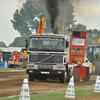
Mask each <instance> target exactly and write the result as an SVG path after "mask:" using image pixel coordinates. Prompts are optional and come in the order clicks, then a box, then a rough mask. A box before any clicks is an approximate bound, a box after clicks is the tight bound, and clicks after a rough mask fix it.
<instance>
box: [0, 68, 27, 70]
mask: <svg viewBox="0 0 100 100" xmlns="http://www.w3.org/2000/svg"><path fill="white" fill-rule="evenodd" d="M0 70H26V69H25V68H0Z"/></svg>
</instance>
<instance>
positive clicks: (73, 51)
mask: <svg viewBox="0 0 100 100" xmlns="http://www.w3.org/2000/svg"><path fill="white" fill-rule="evenodd" d="M71 53H81V54H83V50H77V51H76V50H71Z"/></svg>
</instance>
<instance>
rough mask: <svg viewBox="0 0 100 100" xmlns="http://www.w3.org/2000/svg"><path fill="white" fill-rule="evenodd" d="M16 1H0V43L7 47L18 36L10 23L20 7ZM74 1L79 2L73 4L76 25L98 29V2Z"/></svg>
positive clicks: (99, 20)
mask: <svg viewBox="0 0 100 100" xmlns="http://www.w3.org/2000/svg"><path fill="white" fill-rule="evenodd" d="M18 1H21V0H9V1H8V0H0V41H3V42H4V43H5V44H6V45H7V46H8V45H9V44H10V43H12V42H13V41H14V39H15V38H16V37H18V36H19V33H18V32H17V31H15V30H14V28H13V27H12V23H11V22H10V20H11V19H12V18H13V13H14V12H15V10H16V9H17V8H18V7H19V6H21V3H20V2H18ZM22 1H23V0H22ZM73 1H75V0H73ZM76 1H81V2H73V6H74V11H75V12H74V15H75V19H76V21H77V23H81V24H83V25H86V26H87V28H88V29H94V28H96V29H100V3H99V2H100V0H76ZM83 1H84V2H83ZM87 1H88V2H87Z"/></svg>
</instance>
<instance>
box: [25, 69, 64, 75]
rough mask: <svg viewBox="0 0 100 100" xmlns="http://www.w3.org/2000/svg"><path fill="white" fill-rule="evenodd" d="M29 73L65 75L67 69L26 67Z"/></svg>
mask: <svg viewBox="0 0 100 100" xmlns="http://www.w3.org/2000/svg"><path fill="white" fill-rule="evenodd" d="M26 73H27V74H35V75H36V74H37V75H63V74H64V73H65V70H46V71H45V70H44V71H43V70H37V69H26Z"/></svg>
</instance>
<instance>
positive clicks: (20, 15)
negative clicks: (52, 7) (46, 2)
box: [11, 0, 49, 36]
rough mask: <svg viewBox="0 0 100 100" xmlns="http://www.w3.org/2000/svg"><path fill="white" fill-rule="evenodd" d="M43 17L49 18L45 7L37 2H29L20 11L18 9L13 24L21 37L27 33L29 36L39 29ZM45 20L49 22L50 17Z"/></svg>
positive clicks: (30, 0)
mask: <svg viewBox="0 0 100 100" xmlns="http://www.w3.org/2000/svg"><path fill="white" fill-rule="evenodd" d="M42 15H45V16H47V12H46V9H45V7H44V6H43V5H42V4H41V3H40V2H39V1H37V0H27V1H26V2H25V3H24V4H23V7H22V8H21V9H20V10H19V9H17V10H16V11H15V13H14V14H13V19H12V20H11V22H12V24H13V27H14V29H15V30H17V31H18V32H19V33H20V35H23V34H24V33H25V34H26V35H27V36H29V35H30V34H31V33H32V32H33V29H36V30H37V29H38V26H39V20H40V19H41V18H42ZM45 18H46V20H47V22H48V20H49V19H48V16H47V17H45Z"/></svg>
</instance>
